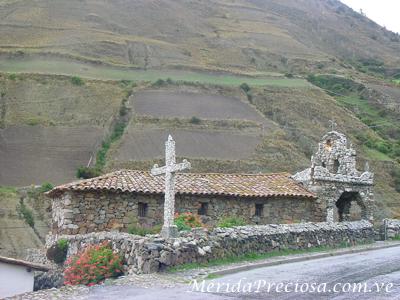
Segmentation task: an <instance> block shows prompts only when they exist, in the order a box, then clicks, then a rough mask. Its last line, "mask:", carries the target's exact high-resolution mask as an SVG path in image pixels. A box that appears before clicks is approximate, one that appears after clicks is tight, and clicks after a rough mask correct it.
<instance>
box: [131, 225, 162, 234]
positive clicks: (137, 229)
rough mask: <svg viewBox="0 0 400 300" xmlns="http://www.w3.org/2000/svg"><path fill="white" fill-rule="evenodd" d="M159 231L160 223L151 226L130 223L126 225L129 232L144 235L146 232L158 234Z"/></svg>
mask: <svg viewBox="0 0 400 300" xmlns="http://www.w3.org/2000/svg"><path fill="white" fill-rule="evenodd" d="M160 231H161V225H156V226H152V227H146V226H141V225H134V224H132V225H130V226H129V227H128V232H129V233H130V234H135V235H140V236H145V235H146V234H158V233H160Z"/></svg>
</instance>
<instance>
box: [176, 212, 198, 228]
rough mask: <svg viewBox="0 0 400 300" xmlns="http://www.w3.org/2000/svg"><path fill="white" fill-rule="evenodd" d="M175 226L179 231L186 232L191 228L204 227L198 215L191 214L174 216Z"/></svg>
mask: <svg viewBox="0 0 400 300" xmlns="http://www.w3.org/2000/svg"><path fill="white" fill-rule="evenodd" d="M174 223H175V225H176V226H177V227H178V230H179V231H188V230H190V229H192V228H197V227H204V224H203V223H202V222H201V220H200V217H199V216H198V215H194V214H193V213H191V212H185V213H182V214H179V213H176V214H175V222H174Z"/></svg>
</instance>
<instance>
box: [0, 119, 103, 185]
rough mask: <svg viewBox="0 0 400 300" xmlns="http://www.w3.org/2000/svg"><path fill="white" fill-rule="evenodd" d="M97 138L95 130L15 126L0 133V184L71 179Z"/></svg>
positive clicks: (98, 131) (62, 181) (98, 133)
mask: <svg viewBox="0 0 400 300" xmlns="http://www.w3.org/2000/svg"><path fill="white" fill-rule="evenodd" d="M101 138H102V129H100V128H95V127H74V128H69V127H57V128H56V127H47V128H46V127H40V126H15V127H9V128H6V129H3V130H0V185H3V186H26V185H30V184H42V183H43V182H45V181H48V182H51V183H53V184H60V183H64V182H68V181H70V180H73V179H74V178H76V177H75V174H76V170H77V168H78V167H79V166H82V165H85V166H86V164H87V163H88V161H89V159H90V156H91V154H92V151H93V150H94V148H95V145H96V143H100V141H101Z"/></svg>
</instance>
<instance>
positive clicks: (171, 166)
mask: <svg viewBox="0 0 400 300" xmlns="http://www.w3.org/2000/svg"><path fill="white" fill-rule="evenodd" d="M190 168H191V165H190V162H188V161H187V160H186V159H185V160H183V162H182V163H180V164H177V163H176V156H175V141H174V140H173V138H172V136H171V135H169V136H168V140H167V141H166V142H165V166H164V167H159V166H158V165H154V167H153V168H152V169H151V175H153V176H159V175H163V174H165V200H164V224H163V228H162V230H161V235H162V236H163V237H164V238H170V237H176V236H177V234H178V229H177V227H176V226H175V225H174V214H175V173H176V172H178V171H183V170H186V169H190Z"/></svg>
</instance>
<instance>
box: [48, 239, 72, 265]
mask: <svg viewBox="0 0 400 300" xmlns="http://www.w3.org/2000/svg"><path fill="white" fill-rule="evenodd" d="M67 252H68V240H66V239H60V240H58V241H57V243H56V244H55V245H53V246H51V247H50V248H49V249H47V252H46V256H47V258H48V259H49V260H51V261H54V262H55V263H57V264H62V263H63V262H64V261H65V258H66V257H67Z"/></svg>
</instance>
